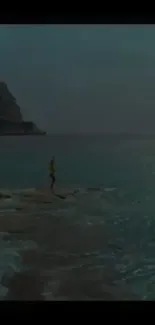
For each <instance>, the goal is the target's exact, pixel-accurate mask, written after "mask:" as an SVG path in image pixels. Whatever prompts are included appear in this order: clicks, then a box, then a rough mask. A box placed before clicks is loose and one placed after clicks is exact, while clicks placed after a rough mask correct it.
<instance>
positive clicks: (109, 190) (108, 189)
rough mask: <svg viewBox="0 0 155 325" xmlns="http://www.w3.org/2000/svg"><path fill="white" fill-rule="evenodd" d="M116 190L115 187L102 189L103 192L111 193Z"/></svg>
mask: <svg viewBox="0 0 155 325" xmlns="http://www.w3.org/2000/svg"><path fill="white" fill-rule="evenodd" d="M116 190H117V188H116V187H106V188H104V191H105V192H113V191H116Z"/></svg>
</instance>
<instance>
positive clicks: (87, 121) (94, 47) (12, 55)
mask: <svg viewBox="0 0 155 325" xmlns="http://www.w3.org/2000/svg"><path fill="white" fill-rule="evenodd" d="M0 39H1V49H0V78H1V80H2V81H5V82H6V83H7V84H8V87H9V89H10V91H11V92H12V93H13V95H14V96H15V97H16V98H17V102H18V104H19V105H20V106H21V110H22V113H23V115H24V118H25V119H28V120H31V119H32V120H33V121H35V122H36V123H37V124H38V126H40V127H42V128H44V129H46V130H47V131H49V132H50V133H55V132H64V133H66V132H67V133H69V132H102V131H104V132H106V131H108V132H122V131H127V132H155V27H154V26H151V25H150V26H147V25H144V26H143V25H141V26H140V25H135V26H134V25H129V26H128V25H120V26H119V25H42V26H28V25H27V26H19V25H18V26H2V25H1V27H0Z"/></svg>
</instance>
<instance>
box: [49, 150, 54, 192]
mask: <svg viewBox="0 0 155 325" xmlns="http://www.w3.org/2000/svg"><path fill="white" fill-rule="evenodd" d="M49 170H50V177H51V179H52V182H51V185H50V188H51V190H52V191H53V190H54V185H55V181H56V179H55V157H54V156H53V157H52V160H51V161H50V166H49Z"/></svg>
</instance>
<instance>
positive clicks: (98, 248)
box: [0, 136, 155, 300]
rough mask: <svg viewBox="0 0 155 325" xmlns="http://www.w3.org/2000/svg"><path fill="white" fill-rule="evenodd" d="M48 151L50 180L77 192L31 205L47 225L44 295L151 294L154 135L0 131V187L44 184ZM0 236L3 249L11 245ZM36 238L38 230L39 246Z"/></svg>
mask: <svg viewBox="0 0 155 325" xmlns="http://www.w3.org/2000/svg"><path fill="white" fill-rule="evenodd" d="M52 155H55V157H56V178H57V184H58V185H59V186H65V187H72V188H76V189H77V188H78V190H79V193H78V194H77V195H76V196H75V197H73V198H71V197H70V198H69V199H67V200H66V201H65V200H64V201H63V202H61V201H59V202H54V203H53V205H52V204H51V205H47V204H46V207H43V206H40V207H37V215H40V216H41V217H42V219H41V222H42V229H43V234H44V233H45V232H46V231H47V229H48V232H47V236H46V240H45V241H46V249H45V251H46V252H45V253H47V252H48V254H49V255H50V262H49V264H48V267H47V268H46V270H44V274H45V273H46V278H48V276H47V274H48V275H49V274H52V280H50V276H49V280H48V281H47V283H45V297H46V299H49V300H50V299H58V298H60V299H89V298H90V299H124V298H125V299H135V297H137V298H138V299H154V298H155V276H154V272H155V255H154V251H155V200H154V196H155V140H153V139H142V138H139V139H138V138H134V137H132V138H131V137H128V138H127V137H126V138H121V137H114V136H106V137H104V136H47V137H40V136H38V137H1V138H0V188H1V189H5V190H6V189H7V190H11V191H14V190H17V189H26V188H36V187H44V186H46V187H47V186H48V185H49V179H48V163H49V161H50V159H51V157H52ZM7 204H8V203H7V202H6V205H7ZM9 204H10V203H9ZM11 208H12V206H11V205H10V209H11ZM0 209H1V211H2V212H3V213H4V210H5V209H4V202H3V205H1V207H0ZM10 211H11V210H10ZM2 212H1V213H2ZM7 213H8V212H7ZM9 213H11V212H9ZM35 213H36V211H35ZM1 236H2V239H1V241H2V242H3V245H1V246H2V248H1V251H2V253H3V255H4V248H7V249H8V247H9V249H11V247H13V245H14V246H16V247H17V246H19V243H18V245H17V243H15V242H14V244H12V242H11V241H10V240H11V239H9V243H8V242H6V240H5V244H4V241H3V234H2V235H1ZM44 244H45V243H44V241H43V235H42V241H40V245H41V246H40V249H43V246H45V245H44ZM8 245H9V246H8ZM20 245H21V242H20ZM5 246H6V247H5ZM16 251H17V250H16ZM2 253H1V254H2ZM10 254H11V253H10ZM7 256H8V255H7ZM11 258H12V257H11ZM16 259H17V257H16ZM1 260H2V259H1ZM7 263H8V262H7ZM10 263H12V262H10ZM50 263H51V264H50ZM2 264H3V265H1V263H0V270H2V268H3V269H4V268H5V267H4V264H5V262H4V260H3V263H2ZM16 264H18V263H16ZM50 272H51V273H50ZM53 279H54V280H53ZM2 289H3V290H2ZM1 290H2V291H5V290H4V286H3V288H1Z"/></svg>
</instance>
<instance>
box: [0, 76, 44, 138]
mask: <svg viewBox="0 0 155 325" xmlns="http://www.w3.org/2000/svg"><path fill="white" fill-rule="evenodd" d="M41 134H45V132H43V131H41V130H39V128H38V127H37V126H36V125H35V124H34V123H33V122H31V121H30V122H28V121H24V120H23V117H22V113H21V110H20V107H19V106H18V104H17V102H16V99H15V97H14V96H13V95H12V94H11V93H10V91H9V89H8V87H7V84H6V83H4V82H0V135H41Z"/></svg>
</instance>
